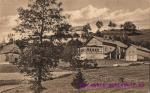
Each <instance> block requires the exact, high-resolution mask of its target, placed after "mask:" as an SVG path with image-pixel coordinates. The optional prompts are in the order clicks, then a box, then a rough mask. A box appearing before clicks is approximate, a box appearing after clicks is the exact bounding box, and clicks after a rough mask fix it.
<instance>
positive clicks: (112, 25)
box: [108, 21, 117, 30]
mask: <svg viewBox="0 0 150 93" xmlns="http://www.w3.org/2000/svg"><path fill="white" fill-rule="evenodd" d="M108 26H109V27H110V28H112V29H111V30H113V28H114V27H116V26H117V24H115V23H113V22H112V21H110V22H109V24H108Z"/></svg>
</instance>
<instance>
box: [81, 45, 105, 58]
mask: <svg viewBox="0 0 150 93" xmlns="http://www.w3.org/2000/svg"><path fill="white" fill-rule="evenodd" d="M105 57H106V55H104V54H103V47H83V48H80V59H82V60H84V59H89V60H90V59H92V60H99V59H104V58H105Z"/></svg>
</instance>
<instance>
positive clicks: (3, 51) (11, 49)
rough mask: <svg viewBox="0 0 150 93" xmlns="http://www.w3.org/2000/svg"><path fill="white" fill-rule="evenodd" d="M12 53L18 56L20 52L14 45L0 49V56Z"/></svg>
mask: <svg viewBox="0 0 150 93" xmlns="http://www.w3.org/2000/svg"><path fill="white" fill-rule="evenodd" d="M7 53H14V54H19V53H21V50H20V49H19V47H18V46H17V45H16V44H9V45H5V46H3V47H2V48H1V49H0V54H7Z"/></svg>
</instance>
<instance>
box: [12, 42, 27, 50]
mask: <svg viewBox="0 0 150 93" xmlns="http://www.w3.org/2000/svg"><path fill="white" fill-rule="evenodd" d="M15 44H16V45H17V46H18V47H19V48H20V49H21V50H22V51H23V49H24V48H26V46H27V45H28V40H26V39H22V40H15Z"/></svg>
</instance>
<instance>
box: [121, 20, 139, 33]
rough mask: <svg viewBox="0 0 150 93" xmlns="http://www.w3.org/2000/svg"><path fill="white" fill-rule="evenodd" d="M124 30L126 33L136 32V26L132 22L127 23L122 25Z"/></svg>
mask: <svg viewBox="0 0 150 93" xmlns="http://www.w3.org/2000/svg"><path fill="white" fill-rule="evenodd" d="M122 27H123V29H124V30H125V31H135V30H136V25H135V24H134V23H133V22H131V21H127V22H125V23H124V24H123V25H122Z"/></svg>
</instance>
